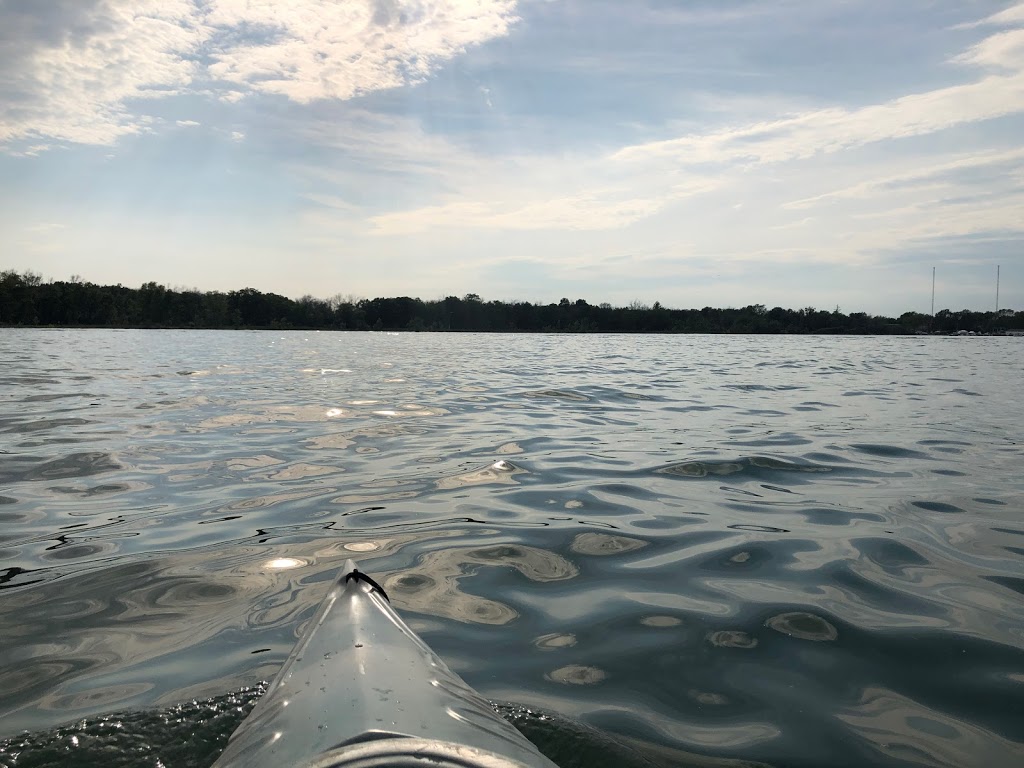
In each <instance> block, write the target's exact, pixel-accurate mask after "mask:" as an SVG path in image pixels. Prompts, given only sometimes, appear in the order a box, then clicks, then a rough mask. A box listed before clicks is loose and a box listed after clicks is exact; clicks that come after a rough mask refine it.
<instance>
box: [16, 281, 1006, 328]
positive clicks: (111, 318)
mask: <svg viewBox="0 0 1024 768" xmlns="http://www.w3.org/2000/svg"><path fill="white" fill-rule="evenodd" d="M0 324H2V325H9V326H10V325H22V326H87V327H109V328H126V327H127V328H274V329H289V328H296V329H298V328H320V329H331V330H357V331H365V330H392V331H526V332H537V331H539V332H565V333H590V332H619V333H835V334H841V333H849V334H905V333H918V332H932V333H956V332H958V331H973V332H976V333H999V332H1002V331H1006V330H1019V329H1024V312H1014V311H1012V310H1002V311H1000V312H999V313H998V314H997V313H995V312H972V311H970V310H962V311H959V312H953V311H950V310H948V309H944V310H942V311H941V312H938V313H936V315H935V317H934V318H933V317H931V316H929V315H926V314H921V313H918V312H905V313H903V314H902V315H900V316H899V317H898V318H891V317H880V316H874V315H868V314H866V313H864V312H853V313H851V314H848V315H847V314H843V313H842V312H840V311H839V309H838V307H837V308H836V310H835V311H834V312H829V311H826V310H819V309H814V308H813V307H808V308H805V309H784V308H782V307H775V308H774V309H767V308H766V307H765V306H763V305H761V304H755V305H751V306H747V307H742V308H740V309H716V308H714V307H704V308H703V309H668V308H666V307H663V306H662V305H661V304H660V303H659V302H655V303H654V305H653V306H646V305H643V304H640V303H637V302H634V303H633V304H632V305H630V306H628V307H613V306H611V305H610V304H599V305H593V304H588V303H587V302H586V301H584V300H583V299H577V300H576V301H570V300H569V299H562V300H561V301H560V302H558V303H557V304H531V303H529V302H502V301H483V300H482V299H481V298H480V297H479V296H477V295H476V294H467V295H466V296H463V297H462V298H458V297H456V296H448V297H447V298H444V299H440V300H437V301H423V300H421V299H413V298H409V297H407V296H400V297H397V298H386V299H354V298H342V297H340V296H336V297H335V298H333V299H317V298H314V297H312V296H304V297H302V298H301V299H298V300H293V299H289V298H287V297H285V296H279V295H277V294H275V293H263V292H261V291H257V290H256V289H254V288H243V289H241V290H238V291H229V292H227V293H221V292H218V291H213V292H202V291H199V290H194V289H193V290H187V289H171V288H167V287H165V286H163V285H159V284H157V283H146V284H145V285H143V286H142V287H140V288H126V287H124V286H122V285H95V284H93V283H88V282H83V281H81V280H79V279H76V278H72V279H71V280H69V281H44V280H43V279H42V278H41V277H40V276H39V275H37V274H34V273H32V272H26V273H20V274H19V273H18V272H15V271H11V270H8V271H4V272H0Z"/></svg>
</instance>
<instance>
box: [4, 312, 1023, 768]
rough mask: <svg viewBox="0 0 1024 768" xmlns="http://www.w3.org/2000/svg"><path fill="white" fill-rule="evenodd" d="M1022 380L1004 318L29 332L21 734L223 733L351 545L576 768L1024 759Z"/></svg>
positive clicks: (48, 739) (45, 759)
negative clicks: (695, 329) (680, 329)
mask: <svg viewBox="0 0 1024 768" xmlns="http://www.w3.org/2000/svg"><path fill="white" fill-rule="evenodd" d="M1022 380H1024V339H1013V338H967V339H958V338H845V337H753V336H745V337H744V336H724V337H723V336H609V335H592V336H589V335H588V336H541V335H534V336H529V335H477V334H402V335H397V334H383V333H375V334H371V333H366V334H356V333H315V332H308V333H303V332H292V333H275V332H198V331H99V330H73V331H70V330H18V329H0V739H6V741H2V742H0V765H7V766H11V765H17V766H19V768H21V767H23V766H36V765H60V764H66V763H68V762H70V761H72V760H74V761H76V764H78V765H89V764H94V765H103V766H104V767H105V768H110V767H111V766H114V765H125V766H160V765H163V766H166V767H167V768H178V767H179V766H189V765H195V766H205V765H209V763H210V762H211V761H212V760H213V759H214V757H215V756H216V754H217V753H218V751H219V749H220V748H221V747H222V745H223V742H224V739H225V738H226V736H227V734H229V733H230V732H231V730H232V729H233V728H234V726H235V725H236V724H237V723H238V722H239V720H240V719H241V717H242V715H243V713H244V711H246V709H247V708H248V707H249V706H250V705H251V704H252V702H253V701H254V700H255V698H256V697H257V696H258V695H259V693H260V691H261V687H260V681H263V680H268V679H270V678H271V677H273V675H274V673H275V671H276V669H277V668H278V667H279V666H280V664H281V663H282V662H283V660H284V659H285V657H286V656H287V654H288V653H289V651H290V649H291V646H292V644H293V643H294V640H295V637H296V631H297V628H298V627H299V625H300V624H301V623H302V622H303V621H304V619H306V618H308V617H309V616H310V614H311V612H312V611H313V610H314V609H315V607H316V605H317V604H318V603H319V602H320V600H321V598H322V597H323V595H324V594H325V591H326V589H327V586H328V584H329V582H330V580H331V579H332V578H333V577H334V576H335V575H336V573H337V571H338V569H339V568H340V567H341V565H342V564H343V562H344V561H345V560H346V559H347V558H350V557H354V558H356V559H358V561H359V562H360V563H361V565H362V567H363V568H364V569H365V570H367V571H368V572H370V573H372V574H374V575H375V576H376V577H377V578H378V580H380V581H382V583H383V584H384V586H385V587H386V588H387V589H388V591H389V592H390V594H391V596H392V601H393V603H394V604H395V605H396V607H397V608H398V610H399V611H400V612H401V613H403V615H404V616H405V617H406V618H407V619H408V621H409V623H410V624H411V626H413V628H414V629H416V630H417V631H418V632H419V633H420V634H421V635H422V636H423V638H424V639H425V640H426V641H427V642H428V643H429V644H430V645H431V646H432V647H433V648H434V649H435V650H436V651H437V652H438V653H439V654H440V655H441V656H442V657H443V658H445V659H446V660H447V661H448V663H449V665H450V666H451V667H452V668H453V669H454V670H455V671H457V672H458V673H459V674H461V675H462V676H463V677H464V678H465V679H466V680H467V682H469V683H470V684H471V685H473V686H474V687H475V688H477V690H479V691H480V692H481V693H483V694H484V695H485V696H487V697H488V698H490V699H491V700H493V701H495V702H498V703H500V704H502V705H503V706H502V711H503V713H504V714H505V715H506V716H507V717H509V718H510V719H512V720H513V722H515V723H516V724H517V725H519V726H520V727H521V728H522V729H523V730H524V731H525V732H526V733H527V734H528V735H529V736H530V738H532V739H534V740H535V741H536V742H537V743H538V744H539V745H540V746H541V747H542V748H543V749H544V750H545V751H546V752H547V753H549V754H550V755H552V756H553V757H554V758H555V759H556V760H557V761H559V762H560V763H561V764H562V765H563V766H566V767H567V766H570V765H627V766H629V765H637V766H640V765H645V766H647V765H654V766H676V765H680V766H683V765H685V766H698V765H699V766H740V765H743V766H749V765H770V766H826V765H827V766H851V767H852V766H865V765H872V766H958V767H964V766H971V767H973V766H977V767H978V768H981V767H982V766H984V767H985V768H992V767H998V766H1007V767H1009V766H1020V765H1024V472H1022V466H1024V407H1022V398H1021V396H1022V395H1024V385H1022ZM25 731H27V732H28V733H24V732H25Z"/></svg>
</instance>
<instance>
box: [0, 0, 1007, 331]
mask: <svg viewBox="0 0 1024 768" xmlns="http://www.w3.org/2000/svg"><path fill="white" fill-rule="evenodd" d="M997 267H999V269H1000V277H1001V280H1000V286H999V307H1000V308H1013V309H1018V310H1021V309H1024V3H1022V2H1010V1H1008V0H898V2H897V1H894V0H692V1H690V0H0V269H15V270H18V271H24V270H32V271H34V272H37V273H40V274H41V275H42V276H43V277H44V278H46V279H54V280H66V279H69V278H70V277H71V276H73V275H77V276H79V277H80V278H81V279H83V280H86V281H90V282H95V283H101V284H114V283H121V284H123V285H127V286H133V287H136V286H139V285H141V284H142V283H144V282H148V281H156V282H158V283H162V284H164V285H167V286H170V287H187V288H192V287H195V288H199V289H200V290H204V291H212V290H220V291H228V290H236V289H240V288H244V287H252V288H256V289H259V290H261V291H267V292H274V293H279V294H283V295H286V296H290V297H292V298H298V297H301V296H303V295H312V296H315V297H319V298H329V297H333V296H336V295H340V296H343V297H354V298H373V297H378V296H402V295H405V296H414V297H419V298H423V299H438V298H443V297H444V296H448V295H458V296H461V295H464V294H466V293H476V294H478V295H480V296H481V297H483V298H484V299H485V300H489V299H499V300H504V301H512V300H522V301H533V302H545V303H546V302H550V301H558V300H559V299H561V298H563V297H565V298H569V299H570V300H572V301H575V300H576V299H579V298H583V299H586V300H587V301H589V302H590V303H594V304H596V303H601V302H610V303H612V304H614V305H626V304H629V303H631V302H634V301H640V302H644V303H648V304H651V303H653V302H654V301H660V302H661V303H662V304H663V305H665V306H668V307H676V308H689V307H703V306H717V307H741V306H746V305H748V304H765V305H766V306H768V307H773V306H783V307H792V308H799V307H807V306H813V307H817V308H820V309H828V310H833V309H835V308H836V307H839V308H840V310H841V311H843V312H856V311H865V312H870V313H873V314H889V315H899V314H900V313H902V312H904V311H908V310H912V311H919V312H929V311H930V309H931V291H932V269H933V268H934V269H935V276H936V280H935V307H936V309H941V308H950V309H974V310H992V309H995V308H996V273H997Z"/></svg>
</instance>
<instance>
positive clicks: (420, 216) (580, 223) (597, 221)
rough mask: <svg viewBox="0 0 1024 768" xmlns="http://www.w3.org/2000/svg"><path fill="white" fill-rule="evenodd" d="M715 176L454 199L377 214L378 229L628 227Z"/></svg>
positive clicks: (707, 186) (704, 187) (702, 188)
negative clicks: (555, 193) (665, 184)
mask: <svg viewBox="0 0 1024 768" xmlns="http://www.w3.org/2000/svg"><path fill="white" fill-rule="evenodd" d="M717 186H718V182H715V181H713V180H700V181H695V182H693V183H690V184H678V185H675V186H673V187H671V188H668V189H639V188H638V189H629V188H619V189H601V188H594V189H586V190H584V191H580V192H576V193H574V194H570V195H567V196H564V197H552V198H545V199H541V200H535V201H531V202H516V201H515V200H509V199H506V200H501V199H497V200H492V201H491V202H454V203H449V204H447V205H440V206H428V207H424V208H419V209H415V210H411V211H399V212H395V213H387V214H382V215H379V216H374V217H373V218H372V219H371V224H372V225H373V230H372V233H373V234H376V235H407V234H413V233H417V232H424V231H436V230H439V229H491V230H561V231H565V230H576V231H600V230H609V229H622V228H624V227H628V226H629V225H631V224H635V223H636V222H638V221H641V220H643V219H646V218H648V217H650V216H653V215H654V214H656V213H658V212H660V211H662V210H664V209H665V207H666V206H667V205H669V204H670V203H673V202H677V201H679V200H682V199H683V198H686V197H690V196H693V195H698V194H701V193H703V192H707V191H710V190H712V189H714V188H716V187H717Z"/></svg>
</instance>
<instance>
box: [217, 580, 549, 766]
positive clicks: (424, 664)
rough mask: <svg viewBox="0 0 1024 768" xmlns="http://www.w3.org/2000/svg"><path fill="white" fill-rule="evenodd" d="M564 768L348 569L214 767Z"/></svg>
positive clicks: (372, 587) (382, 596) (370, 582)
mask: <svg viewBox="0 0 1024 768" xmlns="http://www.w3.org/2000/svg"><path fill="white" fill-rule="evenodd" d="M424 765H430V766H433V768H557V766H555V764H554V763H552V762H551V761H550V760H548V759H547V758H545V757H544V756H543V755H541V754H540V752H539V751H538V750H537V748H536V747H535V746H533V744H531V743H530V742H529V741H528V740H527V739H526V737H524V736H523V735H522V734H521V733H519V731H517V730H516V729H515V728H514V727H513V726H512V725H511V724H509V723H508V722H506V721H505V720H502V719H501V718H500V717H499V716H498V715H497V714H496V713H495V712H494V710H493V709H492V708H491V706H490V705H489V704H488V703H487V701H486V700H484V699H483V698H482V697H481V696H480V695H479V694H478V693H476V691H474V690H473V689H472V688H470V687H469V686H468V685H466V683H465V682H463V680H462V679H461V678H460V677H459V676H458V675H456V674H455V673H454V672H452V671H451V670H450V669H448V667H447V666H446V665H445V663H444V662H443V661H441V659H440V658H438V656H437V655H436V654H435V653H434V652H433V651H432V650H430V648H429V647H428V646H427V645H426V643H424V642H423V641H422V640H421V639H420V638H419V637H418V636H417V635H416V633H414V632H413V631H412V630H411V629H410V628H409V627H408V626H407V625H406V623H405V622H404V621H402V619H401V617H400V616H399V615H398V614H397V613H396V612H395V610H394V609H393V608H392V607H391V605H390V603H389V602H388V598H387V595H386V594H385V593H384V590H383V589H381V587H380V586H378V585H377V583H376V582H374V581H373V579H371V578H370V577H368V576H366V575H365V574H363V573H361V572H360V571H359V570H358V569H357V568H356V566H355V563H353V562H352V561H351V560H349V561H348V562H347V563H346V564H345V570H344V575H343V576H342V577H341V578H340V579H338V581H337V583H336V584H335V585H334V586H333V587H332V588H331V591H330V592H329V593H328V595H327V597H326V598H325V599H324V601H323V603H322V604H321V606H320V608H319V610H317V612H316V615H315V616H314V617H313V619H312V621H311V622H310V625H309V628H308V629H307V630H306V632H305V634H304V635H303V636H302V638H301V639H300V640H299V642H298V643H297V644H296V645H295V648H294V649H293V650H292V653H291V655H290V656H289V657H288V659H287V661H285V663H284V666H283V667H282V668H281V670H280V672H278V674H277V677H276V678H274V682H273V683H271V685H270V687H269V688H268V689H267V692H266V693H265V694H264V695H263V697H262V698H261V699H260V700H259V702H257V704H256V706H255V707H254V708H253V710H252V712H251V713H250V714H249V716H248V717H247V718H246V719H245V720H244V721H243V722H242V724H241V725H240V726H239V727H238V729H237V730H236V731H235V732H234V733H233V734H232V735H231V739H230V741H229V742H228V745H227V748H226V749H225V750H224V753H223V754H222V755H221V756H220V758H219V759H218V760H217V762H216V763H215V764H214V768H292V767H295V768H299V767H301V768H342V767H344V768H384V766H387V767H388V768H404V766H424Z"/></svg>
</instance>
